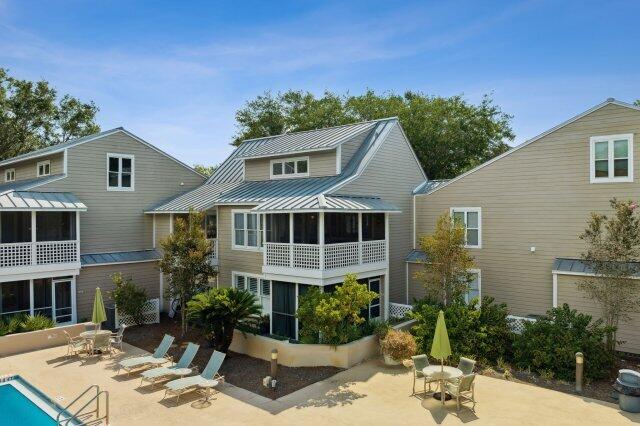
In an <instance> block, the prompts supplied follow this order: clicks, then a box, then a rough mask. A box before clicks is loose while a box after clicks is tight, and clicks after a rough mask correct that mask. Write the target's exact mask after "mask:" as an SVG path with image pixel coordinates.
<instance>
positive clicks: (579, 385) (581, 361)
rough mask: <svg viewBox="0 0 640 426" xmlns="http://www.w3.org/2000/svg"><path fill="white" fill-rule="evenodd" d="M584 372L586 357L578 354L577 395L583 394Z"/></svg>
mask: <svg viewBox="0 0 640 426" xmlns="http://www.w3.org/2000/svg"><path fill="white" fill-rule="evenodd" d="M583 372H584V355H582V352H576V393H582V373H583Z"/></svg>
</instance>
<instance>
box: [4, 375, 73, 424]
mask: <svg viewBox="0 0 640 426" xmlns="http://www.w3.org/2000/svg"><path fill="white" fill-rule="evenodd" d="M60 411H61V408H60V407H59V406H58V405H57V404H55V403H53V402H51V401H49V400H48V398H46V397H45V395H44V394H42V393H41V392H40V391H38V390H37V389H36V388H34V387H33V386H31V385H30V384H29V383H28V382H27V381H25V380H24V379H22V378H21V377H19V376H14V377H13V378H11V379H10V380H8V381H5V382H2V383H0V425H2V426H26V425H28V426H49V425H55V424H56V420H55V417H56V416H57V414H58V413H59V412H60Z"/></svg>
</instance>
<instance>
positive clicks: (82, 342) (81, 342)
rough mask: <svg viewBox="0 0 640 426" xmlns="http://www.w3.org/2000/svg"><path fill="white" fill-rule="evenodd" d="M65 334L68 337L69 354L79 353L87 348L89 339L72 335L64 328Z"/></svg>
mask: <svg viewBox="0 0 640 426" xmlns="http://www.w3.org/2000/svg"><path fill="white" fill-rule="evenodd" d="M62 332H63V333H64V336H65V337H66V338H67V356H71V355H78V354H79V353H81V352H85V351H86V350H87V341H86V339H83V338H82V337H80V336H76V337H71V336H70V335H69V333H67V332H66V331H65V330H62Z"/></svg>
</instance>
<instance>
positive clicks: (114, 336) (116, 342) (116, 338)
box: [109, 324, 127, 352]
mask: <svg viewBox="0 0 640 426" xmlns="http://www.w3.org/2000/svg"><path fill="white" fill-rule="evenodd" d="M125 328H127V326H126V324H121V325H120V328H119V329H118V332H117V333H111V338H110V339H109V341H110V342H111V346H112V347H115V346H117V347H119V348H120V352H122V338H123V337H124V329H125Z"/></svg>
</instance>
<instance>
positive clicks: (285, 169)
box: [271, 157, 309, 179]
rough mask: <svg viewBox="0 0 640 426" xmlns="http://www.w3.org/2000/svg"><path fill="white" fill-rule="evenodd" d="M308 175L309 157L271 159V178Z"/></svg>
mask: <svg viewBox="0 0 640 426" xmlns="http://www.w3.org/2000/svg"><path fill="white" fill-rule="evenodd" d="M307 176H309V157H298V158H283V159H279V160H271V179H287V178H297V177H307Z"/></svg>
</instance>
